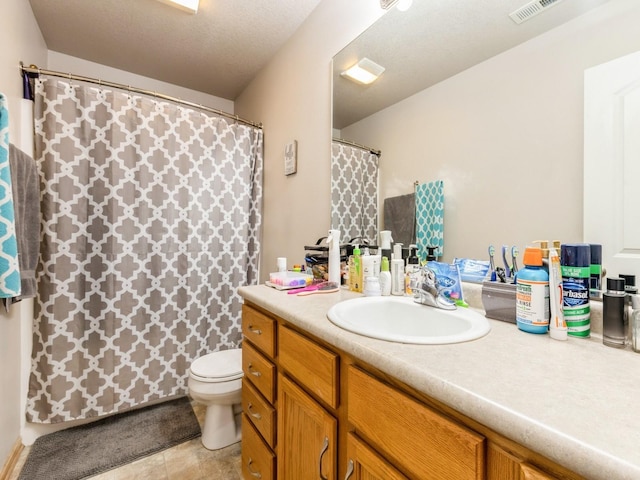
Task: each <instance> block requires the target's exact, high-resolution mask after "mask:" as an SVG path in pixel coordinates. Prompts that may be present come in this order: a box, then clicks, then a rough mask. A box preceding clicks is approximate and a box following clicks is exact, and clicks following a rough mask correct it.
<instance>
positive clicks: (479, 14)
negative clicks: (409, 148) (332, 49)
mask: <svg viewBox="0 0 640 480" xmlns="http://www.w3.org/2000/svg"><path fill="white" fill-rule="evenodd" d="M607 1H609V0H562V1H559V2H557V3H556V4H554V5H553V6H552V7H550V8H548V9H546V10H543V11H542V12H541V13H538V14H537V15H536V16H532V17H531V18H529V19H528V20H526V21H525V22H524V23H521V24H520V25H518V24H516V23H515V22H514V21H513V20H511V19H510V18H509V14H510V13H511V12H513V11H515V10H517V9H519V8H520V7H522V6H524V5H526V4H528V3H529V0H414V2H413V6H412V7H411V8H410V9H409V10H408V11H406V12H400V11H398V10H397V9H392V10H389V12H387V13H386V14H385V15H384V16H383V17H381V18H380V19H379V20H378V21H377V22H376V23H375V24H374V25H373V26H371V27H370V28H369V29H368V30H367V31H366V32H364V33H363V34H362V35H361V36H360V37H358V38H357V39H356V40H355V41H354V42H352V43H351V44H350V45H348V46H347V47H345V49H344V50H342V51H341V52H340V53H338V55H336V57H334V63H333V68H334V74H333V127H334V128H337V129H341V128H344V127H346V126H348V125H351V124H352V123H354V122H356V121H358V120H361V119H363V118H365V117H367V116H369V115H371V114H373V113H375V112H377V111H379V110H382V109H383V108H385V107H387V106H389V105H392V104H394V103H396V102H398V101H400V100H402V99H404V98H407V97H409V96H411V95H413V94H415V93H417V92H419V91H421V90H424V89H425V88H427V87H430V86H432V85H434V84H436V83H438V82H441V81H442V80H445V79H446V78H449V77H451V76H452V75H455V74H457V73H459V72H461V71H463V70H466V69H467V68H470V67H471V66H473V65H475V64H477V63H480V62H482V61H484V60H487V59H488V58H491V57H493V56H495V55H497V54H499V53H501V52H504V51H506V50H508V49H510V48H512V47H514V46H516V45H518V44H520V43H522V42H525V41H527V40H529V39H531V38H533V37H536V36H538V35H540V34H542V33H544V32H546V31H548V30H550V29H552V28H554V27H557V26H559V25H561V24H563V23H565V22H567V21H569V20H571V19H573V18H575V17H577V16H579V15H582V14H583V13H585V12H587V11H589V10H591V9H593V8H595V7H597V6H600V5H602V4H604V3H606V2H607ZM549 55H553V51H550V52H549ZM362 57H367V58H370V59H371V60H373V61H375V62H376V63H379V64H380V65H382V66H384V67H385V68H386V70H385V72H384V73H383V74H382V76H381V77H380V78H379V79H378V80H377V81H376V82H375V83H373V84H371V85H369V86H362V85H357V84H355V83H353V82H351V81H349V80H347V79H345V78H342V77H341V76H340V72H341V71H343V70H345V69H346V68H348V67H350V66H351V65H353V64H354V63H356V62H357V61H358V60H359V59H360V58H362Z"/></svg>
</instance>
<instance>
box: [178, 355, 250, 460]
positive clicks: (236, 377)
mask: <svg viewBox="0 0 640 480" xmlns="http://www.w3.org/2000/svg"><path fill="white" fill-rule="evenodd" d="M242 375H243V373H242V350H241V349H239V348H234V349H230V350H222V351H219V352H214V353H209V354H207V355H204V356H202V357H200V358H197V359H196V360H194V361H193V363H192V364H191V367H190V368H189V380H188V387H189V395H190V396H191V398H193V400H195V401H196V402H198V403H201V404H203V405H206V407H207V411H206V415H205V420H204V426H203V428H202V444H203V445H204V446H205V448H207V449H209V450H217V449H220V448H224V447H227V446H229V445H231V444H233V443H236V442H239V441H240V439H241V435H242V433H241V430H240V423H241V413H242V403H241V402H242Z"/></svg>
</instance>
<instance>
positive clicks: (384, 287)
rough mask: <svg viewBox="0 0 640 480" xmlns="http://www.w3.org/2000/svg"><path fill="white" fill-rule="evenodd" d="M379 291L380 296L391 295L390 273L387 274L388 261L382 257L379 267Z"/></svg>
mask: <svg viewBox="0 0 640 480" xmlns="http://www.w3.org/2000/svg"><path fill="white" fill-rule="evenodd" d="M380 291H381V293H382V296H388V295H391V272H389V259H388V258H387V257H382V264H381V265H380Z"/></svg>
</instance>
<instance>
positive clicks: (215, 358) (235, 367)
mask: <svg viewBox="0 0 640 480" xmlns="http://www.w3.org/2000/svg"><path fill="white" fill-rule="evenodd" d="M189 374H190V375H191V377H192V378H194V379H195V380H198V381H200V382H207V383H218V382H230V381H232V380H237V379H239V378H242V376H243V375H244V374H243V372H242V349H240V348H232V349H229V350H221V351H219V352H213V353H208V354H206V355H203V356H202V357H200V358H197V359H196V360H194V361H193V363H192V364H191V367H190V369H189Z"/></svg>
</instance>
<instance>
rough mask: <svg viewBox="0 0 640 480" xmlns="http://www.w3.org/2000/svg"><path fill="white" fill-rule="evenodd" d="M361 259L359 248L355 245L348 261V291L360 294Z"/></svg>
mask: <svg viewBox="0 0 640 480" xmlns="http://www.w3.org/2000/svg"><path fill="white" fill-rule="evenodd" d="M362 280H363V279H362V257H360V248H359V247H358V246H357V245H356V247H355V248H354V249H353V255H352V256H351V258H350V260H349V290H351V291H352V292H358V293H362Z"/></svg>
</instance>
